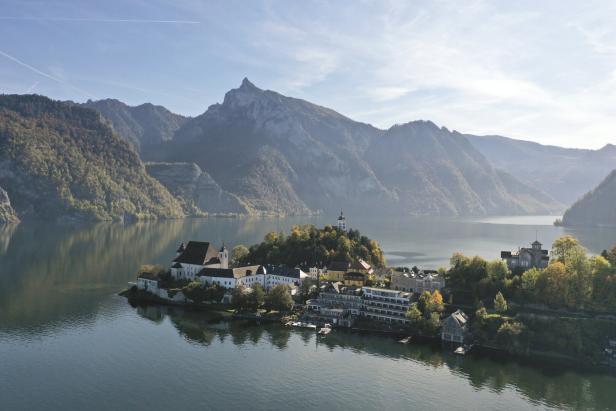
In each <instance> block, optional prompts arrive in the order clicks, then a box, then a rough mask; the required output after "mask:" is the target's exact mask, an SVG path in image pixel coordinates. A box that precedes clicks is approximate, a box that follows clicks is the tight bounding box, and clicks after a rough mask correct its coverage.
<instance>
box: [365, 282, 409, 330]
mask: <svg viewBox="0 0 616 411" xmlns="http://www.w3.org/2000/svg"><path fill="white" fill-rule="evenodd" d="M362 292H363V295H362V299H363V305H362V315H363V316H365V317H366V318H370V319H372V320H376V321H381V322H386V323H398V324H408V322H409V320H408V318H406V312H407V311H408V309H409V307H410V305H411V297H412V295H411V293H408V292H404V291H397V290H388V289H383V288H374V287H362Z"/></svg>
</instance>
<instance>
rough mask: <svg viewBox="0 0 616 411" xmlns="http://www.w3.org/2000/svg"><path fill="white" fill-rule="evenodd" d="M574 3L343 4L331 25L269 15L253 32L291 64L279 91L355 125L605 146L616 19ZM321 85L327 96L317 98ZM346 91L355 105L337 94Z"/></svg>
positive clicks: (610, 124)
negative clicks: (423, 122) (413, 126)
mask: <svg viewBox="0 0 616 411" xmlns="http://www.w3.org/2000/svg"><path fill="white" fill-rule="evenodd" d="M574 5H575V4H569V6H572V7H569V9H567V5H562V6H558V5H554V6H552V7H554V8H556V9H558V10H557V13H555V10H554V9H550V7H541V6H540V5H536V4H534V3H531V4H527V5H526V6H524V7H523V6H521V7H519V8H518V9H516V8H515V7H514V6H512V7H508V8H505V7H497V5H496V4H495V3H489V2H488V3H486V2H482V1H477V2H472V3H471V5H470V7H468V6H467V3H466V2H465V3H464V5H461V3H460V2H449V1H440V2H433V3H426V4H424V3H408V2H394V3H390V4H389V6H390V7H382V8H378V10H376V12H371V10H366V8H367V9H374V7H372V6H373V4H372V3H369V6H370V7H366V8H363V9H362V8H361V7H358V8H357V9H355V10H353V9H351V10H349V8H344V7H343V6H341V7H340V8H339V10H338V13H337V14H336V15H334V16H330V18H316V17H315V14H316V13H312V12H310V11H308V12H307V13H306V15H296V14H293V15H289V14H284V13H280V14H276V13H273V12H270V13H269V14H268V17H269V20H268V21H267V22H264V23H262V24H261V28H262V30H261V31H260V32H259V34H258V36H259V38H260V45H261V46H264V45H265V46H266V48H268V51H269V52H271V53H273V54H274V55H275V56H277V57H278V58H280V60H279V62H278V63H276V64H274V66H276V65H277V64H280V65H281V66H284V67H285V68H284V69H283V70H281V73H282V78H281V79H279V80H278V82H277V83H278V84H284V85H286V89H287V90H291V91H298V92H299V93H300V94H301V95H302V96H303V97H306V98H313V99H316V100H317V101H318V102H319V103H320V104H325V105H331V106H332V107H333V108H335V109H338V110H340V111H341V112H343V113H347V114H353V113H354V114H355V115H363V117H362V118H357V119H358V120H363V121H367V122H371V123H374V124H377V125H379V126H381V127H389V126H390V125H391V123H392V122H405V121H410V120H414V119H416V118H430V119H434V120H437V121H439V122H440V123H441V124H443V125H445V126H447V127H449V128H455V129H460V130H461V131H468V132H490V133H498V134H503V135H511V136H514V137H515V136H518V137H525V138H530V139H534V140H538V141H542V142H546V143H559V144H564V145H570V146H592V147H598V146H601V145H603V144H605V143H606V142H608V141H609V140H610V139H613V137H614V133H613V132H611V130H612V129H616V116H613V115H611V113H610V112H609V111H610V107H614V105H613V102H614V74H613V71H611V70H607V69H606V68H607V67H614V66H615V65H616V59H615V58H614V56H613V55H612V54H613V53H612V48H614V46H613V44H615V42H614V41H612V39H613V38H614V35H615V34H616V32H615V31H614V30H613V29H612V26H611V24H609V21H610V20H611V21H614V20H616V13H612V14H609V13H608V14H607V15H603V16H601V13H606V11H605V10H601V13H597V12H596V11H593V10H595V9H594V8H592V7H588V8H584V7H573V6H574ZM586 10H591V11H590V12H585V11H586ZM607 12H610V13H611V12H613V10H612V9H609V10H608V11H607ZM343 15H344V16H346V17H344V18H343V17H341V16H343ZM597 15H599V16H601V19H600V20H597V19H598V17H597ZM353 22H355V24H353ZM588 24H592V25H593V28H592V30H591V29H584V28H583V27H585V26H586V25H588ZM572 27H574V28H575V30H573V31H574V32H572V31H571V28H572ZM615 49H616V48H615ZM340 79H343V81H340ZM315 84H326V85H328V87H327V88H328V89H329V90H330V91H325V92H323V91H319V92H313V91H312V90H311V88H313V87H314V86H315ZM349 87H351V88H352V89H353V93H354V97H355V98H353V99H346V100H345V99H341V98H337V97H335V96H336V94H339V93H341V92H343V91H344V89H345V88H346V89H347V90H348V89H349ZM283 91H286V90H283ZM349 92H350V90H349ZM340 103H341V104H342V105H336V104H340ZM383 106H384V107H383ZM612 141H613V140H612Z"/></svg>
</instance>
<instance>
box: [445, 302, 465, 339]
mask: <svg viewBox="0 0 616 411" xmlns="http://www.w3.org/2000/svg"><path fill="white" fill-rule="evenodd" d="M467 334H468V316H467V315H466V314H464V312H463V311H462V310H457V311H456V312H454V313H452V314H451V315H450V316H449V317H447V318H445V319H444V320H443V322H442V327H441V340H443V341H447V342H454V343H460V344H462V343H464V339H465V338H466V336H467Z"/></svg>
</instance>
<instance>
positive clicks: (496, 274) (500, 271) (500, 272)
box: [486, 260, 511, 281]
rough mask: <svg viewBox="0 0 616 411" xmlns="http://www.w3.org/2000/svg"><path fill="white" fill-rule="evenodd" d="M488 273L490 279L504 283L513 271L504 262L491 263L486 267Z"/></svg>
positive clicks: (493, 261)
mask: <svg viewBox="0 0 616 411" xmlns="http://www.w3.org/2000/svg"><path fill="white" fill-rule="evenodd" d="M486 272H487V275H488V277H490V278H493V279H496V280H499V281H504V280H505V279H506V278H509V277H510V276H511V270H509V267H507V263H506V262H505V261H503V260H492V261H489V262H488V263H487V265H486Z"/></svg>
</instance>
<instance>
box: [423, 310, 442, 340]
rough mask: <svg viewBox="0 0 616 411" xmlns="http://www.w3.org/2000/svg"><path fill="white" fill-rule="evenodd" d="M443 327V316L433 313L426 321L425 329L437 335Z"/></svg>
mask: <svg viewBox="0 0 616 411" xmlns="http://www.w3.org/2000/svg"><path fill="white" fill-rule="evenodd" d="M440 328H441V316H440V315H439V314H438V313H432V314H430V316H429V317H428V318H427V319H426V320H425V321H424V331H425V332H426V334H428V335H435V334H436V333H437V332H438V330H439V329H440Z"/></svg>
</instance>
